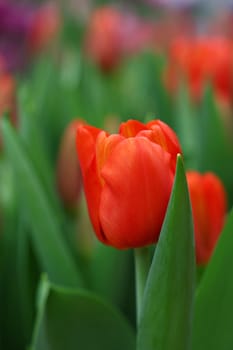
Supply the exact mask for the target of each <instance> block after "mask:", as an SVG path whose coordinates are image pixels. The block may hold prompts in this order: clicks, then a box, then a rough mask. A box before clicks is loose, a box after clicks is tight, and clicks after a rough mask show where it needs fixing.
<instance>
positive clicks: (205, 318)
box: [193, 211, 233, 350]
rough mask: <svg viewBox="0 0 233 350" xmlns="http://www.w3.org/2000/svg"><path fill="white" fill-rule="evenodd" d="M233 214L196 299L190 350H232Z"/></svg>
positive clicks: (206, 271)
mask: <svg viewBox="0 0 233 350" xmlns="http://www.w3.org/2000/svg"><path fill="white" fill-rule="evenodd" d="M232 232H233V211H232V212H231V213H230V214H229V217H228V220H227V223H226V225H225V228H224V230H223V232H222V234H221V236H220V239H219V242H218V245H217V247H216V250H215V252H214V255H213V256H212V259H211V261H210V262H209V265H208V266H207V268H206V270H205V273H204V276H203V277H202V280H201V283H200V285H199V288H198V291H197V294H196V299H195V316H194V331H193V350H206V349H211V350H219V349H221V350H231V349H233V331H232V329H233V278H232V266H233V235H232Z"/></svg>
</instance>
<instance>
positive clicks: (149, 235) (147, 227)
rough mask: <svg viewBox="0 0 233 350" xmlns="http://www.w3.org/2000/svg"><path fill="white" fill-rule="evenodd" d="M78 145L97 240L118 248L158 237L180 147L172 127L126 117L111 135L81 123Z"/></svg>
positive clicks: (155, 239) (85, 189) (147, 241)
mask: <svg viewBox="0 0 233 350" xmlns="http://www.w3.org/2000/svg"><path fill="white" fill-rule="evenodd" d="M77 151H78V158H79V161H80V166H81V172H82V176H83V184H84V191H85V195H86V200H87V205H88V210H89V214H90V218H91V221H92V225H93V227H94V230H95V233H96V235H97V237H98V238H99V240H100V241H102V242H103V243H105V244H107V245H111V246H113V247H116V248H119V249H123V248H136V247H142V246H146V245H149V244H152V243H154V242H156V241H157V239H158V236H159V233H160V229H161V225H162V223H163V219H164V215H165V212H166V208H167V204H168V200H169V197H170V193H171V189H172V183H173V178H174V172H175V158H176V155H177V154H178V153H181V148H180V145H179V142H178V140H177V137H176V135H175V133H174V132H173V131H172V130H171V129H170V128H169V127H168V125H166V124H165V123H163V122H161V121H159V120H155V121H151V122H149V123H147V124H143V123H141V122H139V121H136V120H129V121H128V122H126V123H122V124H121V125H120V130H119V133H118V134H113V135H109V134H108V133H106V132H105V131H103V130H101V129H98V128H95V127H93V126H89V125H81V126H79V128H78V131H77Z"/></svg>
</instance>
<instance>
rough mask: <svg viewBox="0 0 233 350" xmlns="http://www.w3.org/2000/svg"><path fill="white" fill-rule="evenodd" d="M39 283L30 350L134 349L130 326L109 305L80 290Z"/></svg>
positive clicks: (44, 282) (132, 333) (132, 332)
mask: <svg viewBox="0 0 233 350" xmlns="http://www.w3.org/2000/svg"><path fill="white" fill-rule="evenodd" d="M42 283H43V285H42V286H40V289H41V288H42V291H40V292H41V293H40V301H39V303H38V317H37V323H36V328H35V332H34V336H33V343H32V346H31V348H30V349H31V350H42V349H43V350H53V349H54V350H55V349H56V350H64V349H66V348H67V349H70V350H72V349H74V350H75V349H77V348H79V349H80V350H82V349H83V350H84V349H85V350H91V349H93V348H95V349H99V350H103V349H112V350H118V349H119V348H120V349H125V350H133V349H135V334H134V331H133V329H132V328H131V327H130V325H129V324H128V322H127V321H126V320H125V319H124V318H123V316H122V315H121V314H120V313H119V312H118V311H117V310H115V309H114V308H113V307H112V306H111V305H109V304H107V303H106V302H105V301H103V300H101V299H100V298H97V297H96V296H95V295H92V294H91V293H88V292H86V291H83V290H68V289H63V288H59V287H56V286H54V285H50V284H49V283H48V282H47V281H46V280H45V281H42Z"/></svg>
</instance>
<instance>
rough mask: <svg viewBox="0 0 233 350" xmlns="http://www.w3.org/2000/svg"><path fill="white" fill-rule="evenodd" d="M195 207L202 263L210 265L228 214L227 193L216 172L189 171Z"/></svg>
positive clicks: (195, 223)
mask: <svg viewBox="0 0 233 350" xmlns="http://www.w3.org/2000/svg"><path fill="white" fill-rule="evenodd" d="M187 181H188V186H189V192H190V199H191V204H192V210H193V220H194V232H195V242H196V259H197V263H198V264H206V263H207V262H208V261H209V259H210V257H211V255H212V253H213V250H214V248H215V245H216V243H217V240H218V238H219V235H220V233H221V230H222V228H223V225H224V219H225V215H226V209H227V204H226V202H227V201H226V192H225V189H224V186H223V184H222V182H221V181H220V179H219V178H218V177H217V176H216V175H214V174H213V173H205V174H203V175H202V174H199V173H198V172H195V171H189V172H187Z"/></svg>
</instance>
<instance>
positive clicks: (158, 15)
mask: <svg viewBox="0 0 233 350" xmlns="http://www.w3.org/2000/svg"><path fill="white" fill-rule="evenodd" d="M232 38H233V1H230V0H228V1H227V0H221V1H217V0H212V1H201V0H199V1H198V0H186V1H185V0H164V1H163V0H160V1H159V0H157V1H156V0H144V1H143V0H128V1H115V2H114V1H112V2H111V1H97V0H96V1H94V0H92V1H91V0H57V1H49V2H48V1H39V0H38V1H29V0H28V1H26V0H25V1H23V0H22V1H20V0H15V1H14V0H11V1H10V0H8V1H7V0H5V1H4V0H0V114H1V115H2V119H4V118H5V119H7V120H8V121H9V122H10V123H11V125H12V126H13V129H9V128H7V130H6V128H5V132H3V135H2V133H0V135H1V137H0V145H1V157H0V282H1V283H0V285H1V288H0V304H1V306H0V308H1V316H0V325H1V327H0V329H1V330H2V331H0V344H1V342H2V345H3V348H4V349H14V350H15V349H24V348H26V345H28V344H29V343H30V340H31V335H32V330H33V327H34V323H35V317H36V308H35V295H36V289H37V285H38V281H39V279H40V275H41V273H42V272H44V271H45V272H46V273H47V274H48V276H49V278H50V279H51V280H52V281H53V282H56V283H61V284H63V282H64V280H66V278H64V280H63V279H62V278H63V277H64V276H66V274H64V276H62V277H61V276H60V275H59V272H60V271H59V270H60V269H61V270H62V268H61V266H63V262H61V261H60V260H59V259H60V258H61V257H60V256H59V254H58V260H57V261H56V258H57V256H56V253H57V252H59V249H58V248H57V245H56V244H57V240H58V241H59V242H62V243H61V246H63V245H64V246H65V247H67V249H68V255H69V256H71V257H72V259H73V260H74V261H75V263H76V266H77V267H78V268H80V270H81V271H82V276H83V279H84V282H85V286H86V288H87V289H88V290H91V291H94V292H96V293H97V294H98V295H101V296H104V297H105V298H107V299H108V300H109V301H111V302H112V303H113V304H115V305H117V306H119V307H120V308H121V310H122V311H123V312H124V314H125V315H126V316H127V317H128V319H129V320H130V321H131V322H132V324H134V325H135V314H134V304H135V300H134V292H133V291H134V277H133V276H134V269H133V261H132V255H131V252H129V251H123V252H119V251H116V250H114V249H111V248H107V247H104V246H102V245H101V244H99V243H98V242H97V241H96V240H95V238H94V234H93V233H92V228H91V225H90V222H89V219H88V215H87V210H86V206H85V201H84V198H83V193H82V180H81V176H80V170H79V164H78V159H77V155H76V150H75V134H76V128H77V125H79V123H83V122H86V123H90V124H92V125H95V126H97V127H99V128H104V129H105V130H107V131H108V132H110V133H114V132H117V130H118V126H119V123H120V122H121V121H124V120H127V119H130V118H133V119H138V120H140V121H142V122H147V121H148V120H150V119H152V118H158V119H161V120H163V121H165V122H166V123H168V124H169V125H170V126H171V127H172V128H174V130H175V131H176V132H177V134H178V136H179V139H180V142H181V145H182V148H183V153H184V159H185V166H186V169H194V170H198V171H201V172H205V171H213V172H215V173H216V174H217V175H218V176H219V177H220V178H221V180H222V181H223V183H224V185H225V187H226V190H227V194H228V207H229V208H231V206H232V203H233V162H232V157H233V142H232V140H233V137H232V136H233V119H232V118H233V104H232V103H233V42H232ZM3 129H4V128H3ZM51 237H52V238H51ZM58 237H59V238H58ZM59 244H60V243H59ZM59 244H58V246H59ZM55 246H56V249H57V250H56V249H55V248H54V250H53V247H55ZM51 247H52V248H51ZM59 247H60V246H59ZM55 250H56V253H55ZM51 252H53V253H51ZM64 255H65V254H63V255H62V256H64ZM106 262H107V263H106ZM51 266H52V267H53V268H51ZM64 283H66V282H64ZM67 284H68V286H70V285H69V283H67ZM123 285H124V288H122V286H123ZM129 291H132V292H131V293H129ZM16 315H17V317H16ZM12 334H14V336H13V337H12Z"/></svg>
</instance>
